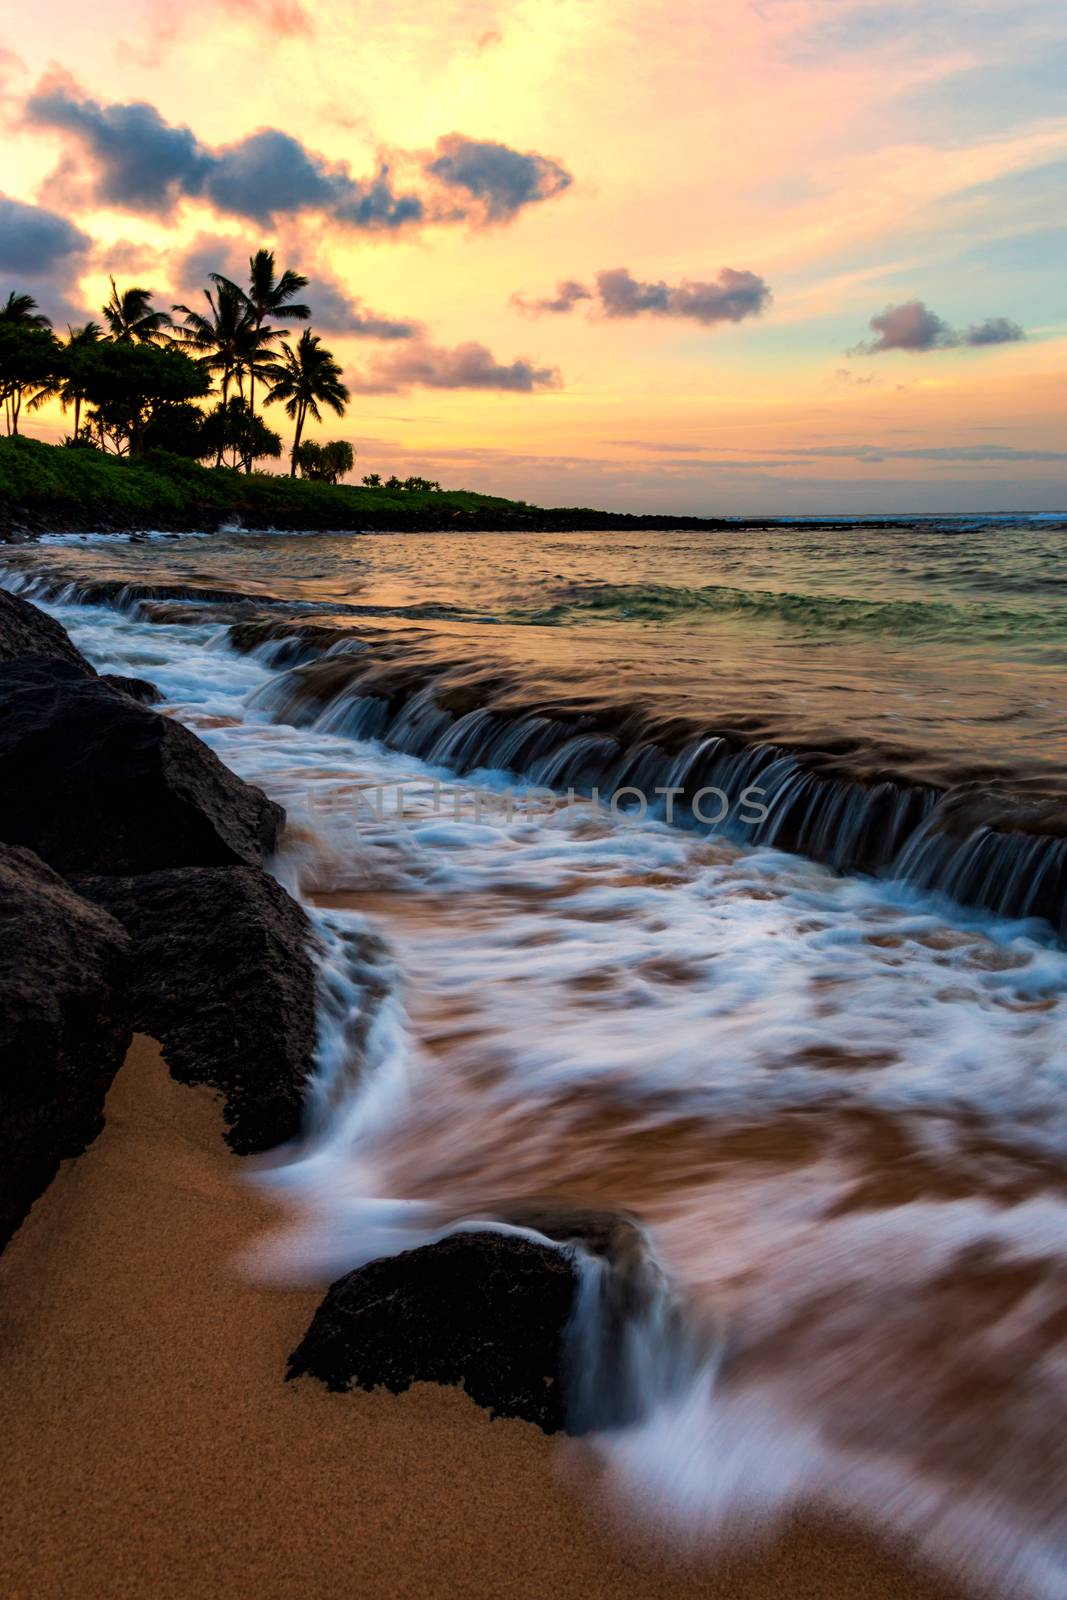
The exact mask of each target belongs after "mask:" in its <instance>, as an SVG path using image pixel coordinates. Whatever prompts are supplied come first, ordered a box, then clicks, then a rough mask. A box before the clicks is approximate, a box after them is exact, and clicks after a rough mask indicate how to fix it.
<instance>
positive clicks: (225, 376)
mask: <svg viewBox="0 0 1067 1600" xmlns="http://www.w3.org/2000/svg"><path fill="white" fill-rule="evenodd" d="M229 388H230V372H229V368H228V367H224V368H223V372H222V409H223V411H225V410H226V396H227V394H228V393H229ZM215 465H216V466H217V467H221V466H222V445H221V444H220V445H219V447H218V449H217V450H216V451H215Z"/></svg>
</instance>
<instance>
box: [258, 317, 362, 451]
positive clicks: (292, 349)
mask: <svg viewBox="0 0 1067 1600" xmlns="http://www.w3.org/2000/svg"><path fill="white" fill-rule="evenodd" d="M266 377H267V379H268V381H269V383H270V389H269V390H268V392H267V401H266V403H267V405H273V404H274V403H275V402H276V401H284V403H285V413H286V416H288V417H291V418H292V419H293V421H294V422H295V424H296V427H295V430H294V433H293V447H292V450H291V452H290V458H289V476H290V477H291V478H295V477H296V468H297V452H298V451H299V449H300V438H301V435H302V434H303V431H304V423H305V422H306V421H307V419H308V417H309V416H312V417H314V419H315V421H316V422H321V421H322V412H321V410H320V409H319V408H320V406H324V405H326V406H329V407H330V409H331V411H335V412H336V413H337V415H338V416H339V417H343V416H344V414H345V407H346V406H347V404H348V390H347V388H346V387H345V385H344V383H343V382H342V381H341V368H340V367H339V366H338V365H337V362H336V361H335V360H334V358H333V355H332V353H331V352H330V351H329V350H327V349H326V348H325V346H324V345H323V343H322V341H321V340H320V338H319V336H318V334H315V333H312V331H311V329H310V328H305V329H304V331H303V333H302V334H301V335H300V338H299V339H298V340H297V342H296V344H295V346H294V345H291V344H288V343H283V345H282V352H281V358H280V359H279V360H277V361H275V362H273V363H272V364H271V365H270V366H269V367H268V368H267V371H266Z"/></svg>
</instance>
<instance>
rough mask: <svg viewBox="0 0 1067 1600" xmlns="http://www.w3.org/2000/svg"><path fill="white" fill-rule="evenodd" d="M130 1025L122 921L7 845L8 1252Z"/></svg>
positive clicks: (3, 1041)
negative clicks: (113, 918) (16, 1230)
mask: <svg viewBox="0 0 1067 1600" xmlns="http://www.w3.org/2000/svg"><path fill="white" fill-rule="evenodd" d="M131 1032H132V1027H131V1016H130V1004H129V939H128V937H127V935H126V933H125V932H124V930H123V929H122V928H121V927H120V926H119V925H118V923H116V922H115V921H113V920H112V918H111V917H109V916H107V915H106V913H104V912H103V911H101V910H100V909H99V908H98V907H96V906H92V905H89V904H87V903H86V901H84V900H82V899H81V898H79V896H78V895H77V894H75V893H74V891H73V890H72V889H71V888H70V887H69V886H68V885H67V884H65V883H64V882H63V880H62V879H61V878H59V877H58V876H57V875H56V873H54V872H53V871H51V869H50V868H49V867H47V866H46V865H45V864H44V862H43V861H40V860H38V858H37V857H36V856H34V855H33V854H32V853H31V852H30V851H29V850H19V849H11V848H9V847H8V846H6V845H0V1249H2V1248H3V1246H4V1245H5V1244H6V1243H7V1241H8V1239H9V1238H10V1237H11V1235H12V1233H14V1231H15V1229H16V1228H17V1227H18V1225H19V1223H20V1222H21V1221H22V1219H23V1217H24V1216H25V1215H26V1213H27V1211H28V1210H29V1209H30V1206H31V1205H32V1204H33V1202H34V1200H36V1199H37V1197H38V1195H40V1194H42V1193H43V1191H44V1190H45V1189H46V1188H47V1187H48V1185H49V1183H51V1181H52V1179H53V1177H54V1176H55V1174H56V1171H57V1169H58V1167H59V1163H60V1162H61V1161H63V1160H64V1159H65V1158H66V1157H68V1156H76V1155H79V1154H80V1153H81V1152H82V1151H83V1150H84V1149H85V1147H86V1146H87V1145H88V1144H90V1143H91V1142H92V1140H93V1139H95V1137H96V1135H97V1134H98V1133H99V1131H100V1129H101V1127H102V1126H103V1108H104V1098H105V1096H106V1094H107V1091H108V1089H109V1087H110V1085H111V1081H112V1079H113V1078H114V1076H115V1073H116V1071H117V1070H118V1068H119V1066H120V1065H121V1063H122V1059H123V1056H124V1055H125V1053H126V1050H127V1048H128V1046H129V1042H130V1037H131Z"/></svg>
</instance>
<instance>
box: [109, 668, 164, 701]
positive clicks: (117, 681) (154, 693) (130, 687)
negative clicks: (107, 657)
mask: <svg viewBox="0 0 1067 1600" xmlns="http://www.w3.org/2000/svg"><path fill="white" fill-rule="evenodd" d="M100 682H101V683H106V684H107V685H108V687H109V688H111V689H114V690H115V691H116V692H117V693H118V694H128V695H129V697H130V699H131V700H136V701H137V704H138V705H141V706H157V705H158V704H159V702H160V701H161V700H162V698H163V691H162V689H157V688H156V685H155V684H154V683H149V681H148V679H147V678H124V677H122V676H121V675H120V674H119V673H117V672H105V673H104V674H103V675H102V677H101V679H100Z"/></svg>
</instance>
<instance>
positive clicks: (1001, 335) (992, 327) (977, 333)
mask: <svg viewBox="0 0 1067 1600" xmlns="http://www.w3.org/2000/svg"><path fill="white" fill-rule="evenodd" d="M1025 338H1026V332H1025V330H1024V329H1023V328H1021V327H1020V326H1019V324H1018V323H1017V322H1013V321H1012V320H1011V318H1010V317H987V318H986V320H985V321H984V322H972V323H971V325H970V327H969V328H965V329H964V331H963V334H962V336H961V343H962V344H970V345H982V344H1016V343H1018V341H1019V340H1020V339H1025Z"/></svg>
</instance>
